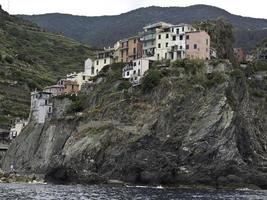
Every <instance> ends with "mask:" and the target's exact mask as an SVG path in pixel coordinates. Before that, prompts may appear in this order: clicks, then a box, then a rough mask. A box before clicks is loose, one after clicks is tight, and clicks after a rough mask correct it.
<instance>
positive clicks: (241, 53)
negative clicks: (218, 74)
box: [234, 48, 246, 63]
mask: <svg viewBox="0 0 267 200" xmlns="http://www.w3.org/2000/svg"><path fill="white" fill-rule="evenodd" d="M234 55H235V58H236V60H237V62H239V63H241V62H243V61H245V60H246V52H245V50H244V49H243V48H234Z"/></svg>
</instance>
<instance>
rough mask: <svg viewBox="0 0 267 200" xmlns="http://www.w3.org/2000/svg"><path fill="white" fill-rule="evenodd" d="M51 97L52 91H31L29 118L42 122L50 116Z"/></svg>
mask: <svg viewBox="0 0 267 200" xmlns="http://www.w3.org/2000/svg"><path fill="white" fill-rule="evenodd" d="M51 97H52V93H50V92H37V91H34V92H32V93H31V112H30V120H33V121H35V122H37V123H39V124H42V123H45V121H46V119H47V118H49V117H51V116H52V111H53V110H52V107H53V104H52V103H51V102H50V98H51Z"/></svg>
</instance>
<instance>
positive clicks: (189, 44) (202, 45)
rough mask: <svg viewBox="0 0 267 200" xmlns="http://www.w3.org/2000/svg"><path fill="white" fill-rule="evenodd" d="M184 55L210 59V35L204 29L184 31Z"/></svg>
mask: <svg viewBox="0 0 267 200" xmlns="http://www.w3.org/2000/svg"><path fill="white" fill-rule="evenodd" d="M186 57H187V58H193V59H194V58H198V59H205V60H209V59H210V36H209V34H208V33H207V32H205V31H195V32H187V33H186Z"/></svg>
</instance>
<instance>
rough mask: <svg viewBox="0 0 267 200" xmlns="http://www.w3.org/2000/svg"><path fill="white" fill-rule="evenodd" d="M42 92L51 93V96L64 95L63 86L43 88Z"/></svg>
mask: <svg viewBox="0 0 267 200" xmlns="http://www.w3.org/2000/svg"><path fill="white" fill-rule="evenodd" d="M43 91H44V92H47V93H51V94H52V96H54V97H55V96H59V95H62V94H63V93H64V86H63V85H51V86H48V87H45V88H44V90H43Z"/></svg>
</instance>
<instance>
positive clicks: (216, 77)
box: [204, 72, 225, 88]
mask: <svg viewBox="0 0 267 200" xmlns="http://www.w3.org/2000/svg"><path fill="white" fill-rule="evenodd" d="M207 78H208V80H207V81H206V82H205V83H204V86H206V87H208V88H211V87H213V86H215V85H219V84H222V83H224V82H225V76H224V74H223V73H220V72H213V73H211V74H209V75H208V77H207Z"/></svg>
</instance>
